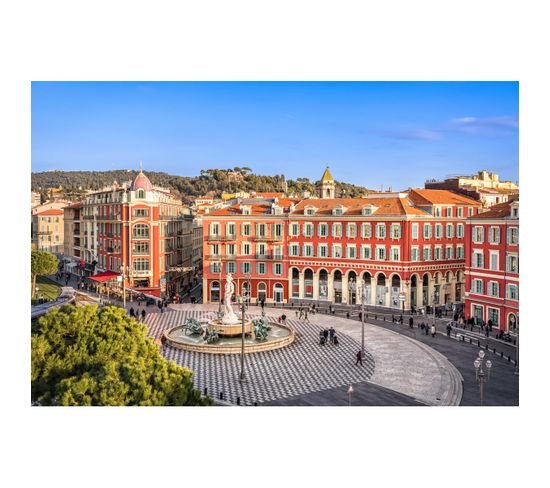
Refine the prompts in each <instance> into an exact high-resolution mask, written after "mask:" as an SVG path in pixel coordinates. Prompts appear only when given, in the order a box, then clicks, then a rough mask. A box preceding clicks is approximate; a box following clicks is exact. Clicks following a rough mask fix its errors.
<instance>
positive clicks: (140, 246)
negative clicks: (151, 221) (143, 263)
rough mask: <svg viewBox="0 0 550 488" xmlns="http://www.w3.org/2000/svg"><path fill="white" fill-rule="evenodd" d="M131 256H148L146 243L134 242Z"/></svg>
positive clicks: (147, 244)
mask: <svg viewBox="0 0 550 488" xmlns="http://www.w3.org/2000/svg"><path fill="white" fill-rule="evenodd" d="M132 252H133V254H149V243H148V242H134V249H133V251H132Z"/></svg>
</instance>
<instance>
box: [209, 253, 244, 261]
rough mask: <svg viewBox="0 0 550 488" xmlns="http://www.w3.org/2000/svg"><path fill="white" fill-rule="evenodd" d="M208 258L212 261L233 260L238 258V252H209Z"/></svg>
mask: <svg viewBox="0 0 550 488" xmlns="http://www.w3.org/2000/svg"><path fill="white" fill-rule="evenodd" d="M206 259H209V260H210V261H232V260H235V259H237V255H236V254H209V255H208V256H206Z"/></svg>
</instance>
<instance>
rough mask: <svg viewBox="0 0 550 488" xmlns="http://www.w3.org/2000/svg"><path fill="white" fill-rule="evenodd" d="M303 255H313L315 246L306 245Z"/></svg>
mask: <svg viewBox="0 0 550 488" xmlns="http://www.w3.org/2000/svg"><path fill="white" fill-rule="evenodd" d="M302 256H308V257H312V256H313V246H312V245H311V244H305V245H304V253H303V254H302Z"/></svg>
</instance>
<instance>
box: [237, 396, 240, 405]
mask: <svg viewBox="0 0 550 488" xmlns="http://www.w3.org/2000/svg"><path fill="white" fill-rule="evenodd" d="M240 404H241V397H237V405H240Z"/></svg>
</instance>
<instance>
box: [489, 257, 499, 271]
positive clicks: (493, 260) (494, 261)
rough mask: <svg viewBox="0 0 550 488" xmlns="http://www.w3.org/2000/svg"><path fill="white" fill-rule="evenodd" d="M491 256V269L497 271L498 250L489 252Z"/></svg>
mask: <svg viewBox="0 0 550 488" xmlns="http://www.w3.org/2000/svg"><path fill="white" fill-rule="evenodd" d="M490 256H491V271H498V252H492V253H490Z"/></svg>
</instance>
